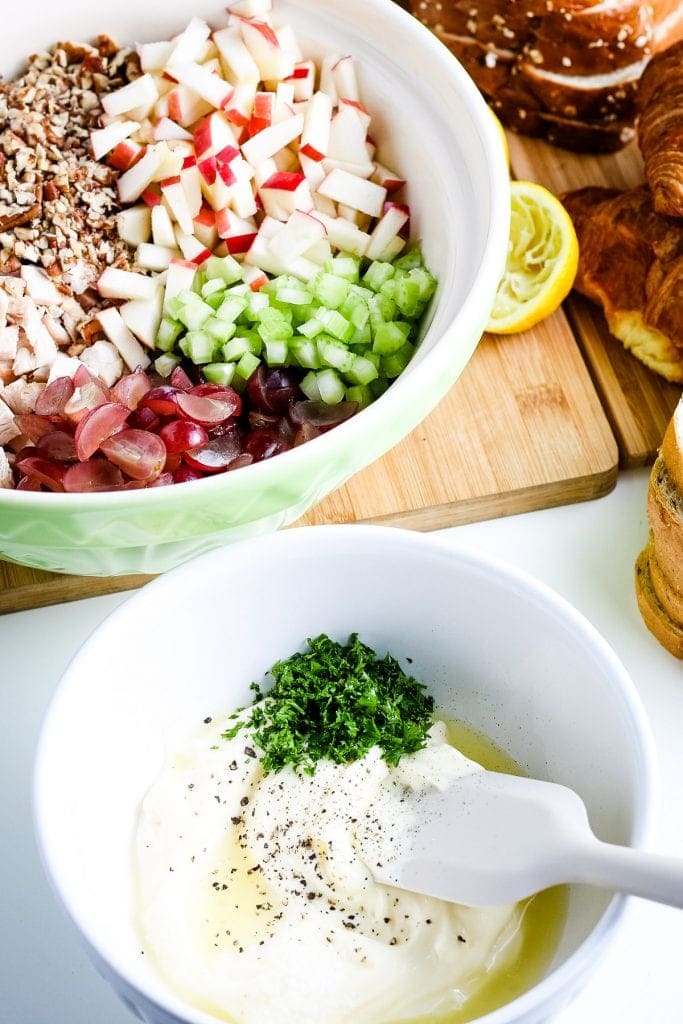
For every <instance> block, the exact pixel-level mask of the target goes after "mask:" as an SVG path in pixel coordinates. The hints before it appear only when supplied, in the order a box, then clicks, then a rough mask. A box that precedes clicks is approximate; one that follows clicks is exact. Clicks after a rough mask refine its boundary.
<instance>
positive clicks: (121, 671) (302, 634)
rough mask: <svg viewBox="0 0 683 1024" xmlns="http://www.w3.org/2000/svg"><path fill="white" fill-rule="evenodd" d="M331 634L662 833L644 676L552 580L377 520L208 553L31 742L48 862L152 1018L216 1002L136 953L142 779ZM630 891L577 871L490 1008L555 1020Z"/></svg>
mask: <svg viewBox="0 0 683 1024" xmlns="http://www.w3.org/2000/svg"><path fill="white" fill-rule="evenodd" d="M321 632H326V633H328V634H330V635H331V636H332V637H334V638H335V639H338V640H346V638H347V637H348V635H349V634H350V633H352V632H358V633H359V634H360V637H361V639H362V640H364V641H365V642H366V643H368V644H369V645H370V646H371V647H373V648H374V649H375V650H376V651H378V652H384V651H387V650H389V651H391V652H392V653H393V654H395V655H396V656H397V657H398V658H399V659H401V660H403V659H405V658H408V657H410V658H412V663H411V669H410V670H411V672H412V673H413V674H414V675H415V676H416V677H417V678H418V679H421V680H423V681H424V682H426V683H427V684H428V686H429V689H430V691H431V692H432V693H433V694H434V696H435V699H436V706H437V708H439V709H440V710H441V711H442V712H444V713H446V714H448V715H450V716H452V717H454V718H457V719H460V720H462V721H464V722H466V723H469V724H470V725H471V726H473V727H474V728H475V729H477V730H480V731H481V732H483V733H484V734H485V735H486V736H488V737H489V738H490V739H491V740H493V741H494V742H495V743H496V744H498V745H499V746H500V747H502V748H503V749H505V750H506V751H508V752H509V753H510V754H511V755H512V757H513V758H514V759H515V760H516V761H518V762H519V763H520V764H521V765H522V766H523V767H524V768H525V769H526V770H527V771H528V772H529V773H530V774H531V775H534V776H538V777H540V778H546V779H550V780H553V781H556V782H561V783H564V784H566V785H569V786H571V787H573V788H574V789H576V790H577V791H578V792H579V793H580V795H581V796H582V797H583V799H584V800H585V802H586V805H587V808H588V813H589V817H590V820H591V823H592V825H593V828H594V830H595V831H596V833H597V834H598V836H599V837H600V838H601V839H604V840H607V841H611V842H617V843H622V844H626V845H634V846H637V845H640V844H642V843H643V841H644V839H645V838H646V836H647V834H648V829H649V826H650V818H651V811H652V805H653V792H654V768H653V764H654V758H653V753H652V746H651V739H650V735H649V729H648V725H647V722H646V719H645V716H644V712H643V709H642V707H641V704H640V701H639V699H638V697H637V694H636V692H635V689H634V686H633V684H632V682H631V680H630V679H629V677H628V675H627V674H626V672H625V670H624V668H623V667H622V665H621V664H620V662H619V661H618V659H617V658H616V656H615V655H614V653H613V652H612V650H611V649H610V648H609V646H608V645H607V644H606V642H605V641H604V640H603V639H602V638H601V637H600V636H599V635H598V633H597V632H596V631H595V630H594V629H593V628H592V626H590V624H589V623H588V622H586V620H585V619H583V618H582V617H581V615H579V614H578V613H577V612H576V611H575V610H574V609H573V608H572V607H570V606H569V605H568V604H567V603H566V602H565V601H564V600H563V599H562V598H560V597H559V596H557V595H556V594H555V593H553V592H552V591H550V590H549V589H548V588H547V587H545V586H543V585H541V584H540V583H538V582H536V581H535V580H533V579H532V578H530V577H529V576H526V575H524V574H522V573H520V572H518V571H516V570H514V569H512V568H510V567H507V566H505V565H503V564H501V563H499V562H497V561H495V560H493V559H490V558H486V557H483V556H482V555H480V554H474V553H472V552H470V551H468V550H466V549H463V548H460V547H454V545H453V544H452V543H449V542H447V541H446V540H445V539H444V538H443V537H439V536H437V535H424V534H419V533H413V532H409V531H403V530H396V529H390V528H382V527H363V526H332V527H315V528H308V529H298V530H288V531H283V532H280V533H277V534H274V535H272V536H269V537H265V538H259V539H254V540H250V541H246V542H243V543H241V544H238V545H235V546H232V547H230V548H229V549H221V550H219V551H217V552H214V553H211V554H209V555H204V556H202V557H201V558H199V559H197V560H195V561H193V562H190V563H188V564H186V565H184V566H181V567H180V568H178V569H175V570H173V571H171V572H170V573H168V574H166V575H165V576H163V577H161V578H160V579H158V580H156V581H154V582H153V583H151V584H148V585H147V586H145V587H144V588H143V589H142V590H140V591H139V592H138V593H136V594H135V595H134V596H133V597H131V598H129V599H128V600H127V601H126V602H125V603H124V604H123V605H122V606H121V607H120V608H119V609H118V610H117V611H115V612H114V613H113V614H112V615H111V616H110V617H109V618H108V619H107V620H106V621H105V622H104V624H103V625H101V626H100V627H99V629H97V631H96V632H95V633H94V634H93V636H92V637H91V638H90V639H89V640H88V641H87V643H86V644H85V645H84V646H83V648H82V649H81V650H80V651H79V653H78V654H77V655H76V657H75V658H74V660H73V661H72V663H71V665H70V666H69V668H68V669H67V671H66V673H65V675H64V677H63V679H62V681H61V683H60V686H59V689H58V691H57V693H56V696H55V698H54V701H53V703H52V706H51V708H50V711H49V713H48V716H47V720H46V722H45V726H44V729H43V733H42V738H41V741H40V747H39V751H38V757H37V767H36V776H35V813H36V822H37V833H38V838H39V843H40V846H41V849H42V853H43V856H44V859H45V863H46V867H47V871H48V874H49V876H50V878H51V880H52V882H53V884H54V887H55V889H56V891H57V894H58V896H59V898H60V899H61V901H62V902H63V904H64V905H65V907H66V908H67V910H68V912H69V914H70V916H71V918H72V919H73V921H74V923H75V925H76V926H77V928H78V929H79V930H80V932H81V933H82V936H83V937H84V939H85V942H86V944H87V947H88V950H89V952H90V954H91V956H92V959H93V960H94V962H95V964H96V966H97V967H98V968H99V970H100V971H101V972H102V974H104V976H105V977H106V978H108V979H109V981H110V982H111V983H112V984H113V986H114V988H115V989H116V990H117V992H118V993H119V994H120V995H121V997H122V998H123V999H125V1000H126V1002H127V1003H128V1004H129V1005H130V1006H131V1007H134V1008H136V1010H137V1012H138V1013H139V1015H140V1016H141V1018H142V1019H143V1020H145V1021H148V1022H151V1024H169V1022H173V1024H215V1018H213V1017H211V1016H208V1015H207V1014H205V1013H202V1012H200V1011H198V1010H195V1009H193V1008H192V1007H191V1006H188V1005H186V1004H184V1003H183V1002H181V1001H180V1000H179V999H178V998H177V997H176V996H175V995H174V994H173V993H172V992H170V991H169V990H168V988H167V987H166V985H165V984H164V983H163V982H162V981H161V980H160V978H159V977H158V976H157V974H156V973H155V971H154V969H153V967H152V966H151V964H149V963H148V962H146V958H145V957H142V956H140V939H139V936H138V935H137V934H136V930H135V927H134V923H133V913H132V901H133V890H132V877H131V875H132V868H131V864H132V858H131V849H132V836H133V831H134V828H135V823H136V814H137V811H138V807H139V805H140V801H141V799H142V796H143V794H144V793H145V791H146V789H147V788H148V786H149V785H150V783H151V782H152V781H153V780H154V778H155V777H156V775H157V774H158V772H159V770H160V768H161V766H162V763H163V761H164V757H165V755H166V754H167V753H169V752H172V751H174V750H175V749H177V748H178V747H179V746H180V744H181V743H182V741H183V740H184V738H185V737H186V736H187V735H189V734H190V733H191V732H192V730H193V728H194V727H195V726H196V725H197V724H198V723H200V722H201V721H202V719H203V718H204V717H205V716H206V715H207V714H211V713H212V712H216V711H218V710H221V709H225V708H230V707H232V706H237V705H240V704H243V703H245V702H247V701H248V698H249V690H248V687H249V683H250V682H251V681H252V680H258V679H261V678H262V677H263V674H264V672H265V671H266V670H267V669H268V668H269V667H270V665H271V664H272V663H273V662H274V661H276V660H277V659H279V658H282V657H286V656H287V655H289V654H290V653H291V652H293V651H294V650H297V649H300V648H301V646H302V645H303V644H304V642H305V640H306V638H307V637H311V636H315V635H317V634H318V633H321ZM404 663H405V662H404ZM624 906H625V898H624V897H621V896H616V897H613V896H612V895H611V894H610V893H606V892H601V891H598V890H595V889H587V888H582V887H575V888H573V889H572V890H571V892H570V900H569V911H568V918H567V922H566V926H565V929H564V933H563V936H562V939H561V941H560V944H559V947H558V949H557V951H556V953H555V955H554V958H553V960H552V963H551V965H550V968H549V970H548V972H547V975H546V977H544V978H543V980H541V981H540V982H539V983H538V984H536V985H535V986H534V987H533V988H532V989H531V990H529V991H527V992H526V993H525V994H524V995H522V996H521V997H520V998H518V999H516V1000H514V1001H513V1002H511V1003H508V1004H507V1005H506V1006H504V1007H502V1008H500V1009H498V1010H496V1011H494V1012H492V1013H490V1014H488V1015H486V1016H485V1017H482V1018H480V1024H484V1022H485V1024H540V1022H542V1021H547V1020H548V1019H550V1018H551V1017H552V1015H553V1014H554V1013H555V1012H556V1011H558V1010H559V1009H560V1008H561V1007H562V1006H563V1005H564V1004H565V1003H567V1002H568V1001H569V1000H570V998H571V997H572V996H573V995H574V994H575V992H576V991H577V990H578V989H579V988H580V987H581V986H582V985H583V984H584V983H585V981H586V980H587V978H588V977H589V975H590V974H591V973H592V971H593V970H594V969H595V967H596V964H597V962H598V960H599V958H600V955H601V954H602V953H603V951H604V950H605V947H606V946H607V943H608V942H609V940H610V939H611V938H612V936H613V935H614V932H615V929H616V927H617V925H618V923H619V921H620V919H621V917H622V914H623V911H624ZM322 1019H323V1018H321V1020H322Z"/></svg>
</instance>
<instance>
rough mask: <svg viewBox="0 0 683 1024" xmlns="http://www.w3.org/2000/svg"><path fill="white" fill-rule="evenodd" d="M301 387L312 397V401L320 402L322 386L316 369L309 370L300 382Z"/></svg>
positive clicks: (306, 394) (307, 395) (309, 397)
mask: <svg viewBox="0 0 683 1024" xmlns="http://www.w3.org/2000/svg"><path fill="white" fill-rule="evenodd" d="M299 387H300V388H301V390H302V391H303V393H304V394H305V396H306V398H308V399H310V400H311V402H319V401H321V398H320V388H319V387H318V376H317V374H316V372H315V371H314V370H309V371H308V373H307V374H306V376H305V377H304V378H303V380H302V381H301V382H300V384H299Z"/></svg>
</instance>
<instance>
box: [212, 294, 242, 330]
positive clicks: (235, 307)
mask: <svg viewBox="0 0 683 1024" xmlns="http://www.w3.org/2000/svg"><path fill="white" fill-rule="evenodd" d="M246 305H247V300H246V299H245V298H244V296H242V295H233V294H230V295H226V296H225V298H224V299H223V301H222V302H221V304H220V306H219V307H218V309H217V310H216V316H217V317H218V318H219V319H220V320H225V321H226V322H227V323H234V321H235V320H237V318H238V317H239V316H240V315H241V314H242V313H243V312H244V309H245V307H246Z"/></svg>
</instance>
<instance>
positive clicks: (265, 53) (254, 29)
mask: <svg viewBox="0 0 683 1024" xmlns="http://www.w3.org/2000/svg"><path fill="white" fill-rule="evenodd" d="M240 30H241V32H242V39H243V41H244V45H245V46H246V47H247V49H248V50H249V53H250V54H251V56H252V57H253V59H254V61H255V62H256V66H257V67H258V70H259V77H260V78H261V79H263V80H264V81H268V80H276V81H280V80H281V79H283V78H288V77H289V75H291V74H292V72H293V71H294V65H295V63H296V59H295V57H294V56H293V55H292V53H291V52H288V51H287V50H283V48H282V47H281V45H280V42H279V40H278V37H277V35H276V34H275V32H274V31H273V29H272V28H271V26H270V25H268V24H267V23H266V22H265V21H257V20H253V21H246V20H243V21H241V22H240Z"/></svg>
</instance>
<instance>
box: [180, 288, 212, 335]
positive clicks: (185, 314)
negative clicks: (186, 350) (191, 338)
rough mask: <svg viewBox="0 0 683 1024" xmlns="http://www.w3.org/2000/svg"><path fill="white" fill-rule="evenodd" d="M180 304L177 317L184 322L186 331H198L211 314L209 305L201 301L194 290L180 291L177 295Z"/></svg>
mask: <svg viewBox="0 0 683 1024" xmlns="http://www.w3.org/2000/svg"><path fill="white" fill-rule="evenodd" d="M178 298H179V300H180V306H179V309H178V314H177V318H178V320H181V321H182V323H184V324H185V326H186V327H187V329H188V331H198V330H199V329H200V328H201V327H202V326H203V325H204V324H205V323H206V321H207V320H208V319H209V317H210V316H213V309H212V308H211V306H209V305H207V304H206V302H203V301H202V299H200V297H199V296H198V295H197V294H196V293H195V292H181V293H180V295H179V296H178Z"/></svg>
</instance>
